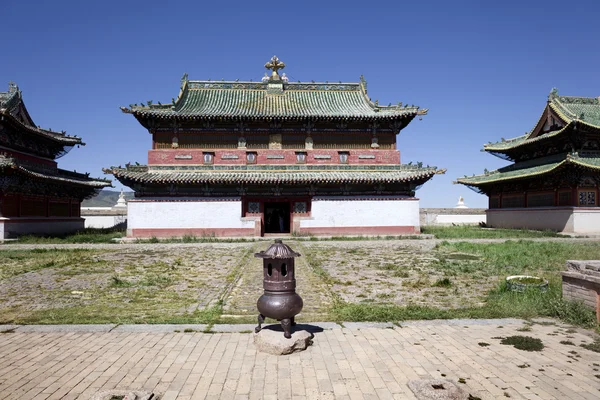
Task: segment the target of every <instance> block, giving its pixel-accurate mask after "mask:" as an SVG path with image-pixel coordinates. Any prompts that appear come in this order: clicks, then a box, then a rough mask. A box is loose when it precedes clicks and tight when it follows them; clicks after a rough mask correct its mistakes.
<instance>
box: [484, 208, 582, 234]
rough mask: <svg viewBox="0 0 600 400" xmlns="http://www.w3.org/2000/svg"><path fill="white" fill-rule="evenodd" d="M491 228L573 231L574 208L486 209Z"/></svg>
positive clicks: (488, 223)
mask: <svg viewBox="0 0 600 400" xmlns="http://www.w3.org/2000/svg"><path fill="white" fill-rule="evenodd" d="M486 214H487V225H488V226H489V227H490V228H519V229H539V230H552V231H557V232H573V218H572V216H573V209H572V208H549V207H548V208H512V209H511V208H504V209H491V210H487V211H486Z"/></svg>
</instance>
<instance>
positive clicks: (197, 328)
mask: <svg viewBox="0 0 600 400" xmlns="http://www.w3.org/2000/svg"><path fill="white" fill-rule="evenodd" d="M207 326H208V325H206V324H181V325H178V324H156V325H154V324H139V325H119V326H117V327H115V328H114V329H113V330H112V332H140V333H142V332H166V333H173V332H175V331H179V332H184V331H186V330H187V331H190V332H204V330H205V329H206V327H207Z"/></svg>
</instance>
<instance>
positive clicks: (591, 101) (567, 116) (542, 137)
mask: <svg viewBox="0 0 600 400" xmlns="http://www.w3.org/2000/svg"><path fill="white" fill-rule="evenodd" d="M549 111H551V112H553V113H554V114H556V115H557V116H558V117H559V118H560V119H561V120H562V126H560V127H557V128H555V129H551V130H550V131H548V132H545V133H540V132H539V128H540V124H541V123H542V124H543V123H544V119H545V117H546V116H547V114H548V112H549ZM576 125H579V126H585V127H587V128H588V129H592V130H598V131H600V99H599V98H597V97H573V96H560V95H559V94H558V91H557V90H556V89H553V90H552V92H550V95H549V96H548V103H547V105H546V107H545V108H544V111H543V113H542V115H541V117H540V118H539V120H538V122H537V123H536V124H535V126H534V127H533V129H532V130H531V131H529V132H528V133H526V134H525V135H522V136H518V137H515V138H512V139H507V140H504V139H503V140H502V141H500V142H496V143H488V144H485V145H484V146H483V149H484V150H485V151H487V152H490V153H493V154H506V153H510V152H511V151H513V150H516V149H518V148H520V147H524V146H528V145H530V144H534V143H539V142H543V141H546V140H551V139H552V138H556V137H558V136H560V135H563V134H566V133H568V132H569V131H571V129H572V128H573V127H574V126H576Z"/></svg>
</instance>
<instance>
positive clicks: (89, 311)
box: [0, 237, 600, 400]
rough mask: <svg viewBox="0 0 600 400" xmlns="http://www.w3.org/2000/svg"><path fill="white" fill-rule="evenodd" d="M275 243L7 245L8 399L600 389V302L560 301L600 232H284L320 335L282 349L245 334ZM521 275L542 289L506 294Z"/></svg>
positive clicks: (0, 320) (3, 256) (599, 255)
mask: <svg viewBox="0 0 600 400" xmlns="http://www.w3.org/2000/svg"><path fill="white" fill-rule="evenodd" d="M270 243H271V242H270V241H231V242H219V241H212V240H206V241H205V242H196V243H149V242H145V243H126V244H4V245H2V246H0V266H1V267H0V332H1V333H0V393H1V394H2V398H3V399H4V398H6V399H13V398H14V399H46V398H47V399H63V398H64V399H97V400H100V399H102V400H104V399H109V400H113V399H122V398H123V396H125V395H127V394H128V393H130V392H131V391H134V390H139V391H140V392H138V393H142V392H144V391H145V392H147V393H150V392H154V393H155V394H158V395H160V396H161V397H159V398H160V399H175V398H177V399H195V398H209V399H212V398H223V399H229V398H231V399H245V398H256V399H261V398H267V399H268V398H272V399H285V398H298V399H301V398H305V399H320V398H322V399H327V398H339V399H354V398H381V399H387V398H398V399H410V398H427V397H422V396H423V392H419V389H418V388H421V390H422V389H423V388H429V389H431V388H433V387H434V385H435V386H436V387H438V388H439V387H440V386H439V385H442V387H443V389H441V388H439V389H433V390H434V391H436V390H437V391H438V392H437V393H438V396H439V395H440V394H441V392H440V390H441V391H445V392H446V391H451V390H457V391H461V392H462V394H463V395H464V396H466V397H464V398H471V399H477V398H481V399H492V398H517V399H518V398H528V399H529V398H531V399H535V398H541V399H553V398H556V399H564V398H569V399H595V398H598V397H599V396H600V354H599V353H598V351H600V341H599V339H598V328H597V327H596V328H594V326H595V322H594V320H595V318H594V316H593V312H592V311H591V310H583V309H581V308H580V307H577V306H573V305H569V304H564V303H563V302H562V301H561V300H560V271H561V270H562V269H564V265H565V260H566V259H600V242H599V241H598V240H597V239H594V238H577V239H572V238H558V237H549V238H543V237H540V238H525V239H512V240H507V239H460V240H441V239H420V240H410V239H403V240H399V239H391V238H390V239H389V240H314V239H313V238H295V237H291V238H288V239H287V240H285V243H287V244H288V245H290V246H291V247H292V248H293V249H294V250H295V251H297V252H299V253H301V257H298V258H297V259H296V276H297V279H298V289H297V291H298V293H299V294H300V295H301V296H302V298H303V299H304V309H303V311H302V313H301V314H300V315H299V316H298V318H297V321H298V322H299V326H300V327H301V328H304V329H307V330H309V331H311V332H312V333H314V339H313V342H314V343H313V345H312V346H310V347H309V348H308V349H307V350H306V351H303V352H300V353H294V354H292V355H288V356H272V355H268V354H265V353H261V352H257V351H256V348H255V346H254V344H253V337H252V336H253V334H252V330H253V327H254V326H255V322H256V313H257V311H256V300H257V299H258V297H259V296H260V295H261V293H262V260H261V259H259V258H255V257H254V253H256V252H258V251H261V250H264V249H266V248H267V247H268V246H269V244H270ZM515 274H527V275H536V276H542V277H543V278H545V279H547V280H548V281H549V288H548V290H547V291H546V292H544V293H514V292H509V291H507V290H506V288H505V286H504V285H503V281H504V279H505V278H506V276H508V275H515ZM549 316H553V317H560V319H555V318H548V317H549ZM440 318H443V320H442V319H440ZM370 321H378V322H370ZM267 322H269V323H271V322H273V321H270V320H268V321H267ZM521 336H522V337H525V339H523V338H521V339H519V337H521ZM515 337H516V338H515ZM537 339H539V341H538V340H537ZM511 340H516V341H517V342H518V343H517V347H519V348H517V347H513V345H511V344H510V343H511ZM519 340H521V341H523V340H524V341H525V342H526V343H525V347H521V346H520V345H523V343H520V342H519ZM527 341H530V342H531V343H533V344H531V343H529V342H527ZM503 342H507V343H505V344H503ZM536 346H537V347H536ZM540 346H541V347H540ZM440 380H441V381H440ZM438 381H439V382H438ZM411 388H412V389H414V390H416V392H415V391H414V390H411ZM419 393H421V395H419ZM434 394H435V393H434ZM119 396H121V397H119ZM140 396H141V395H140ZM468 396H471V397H468ZM138 398H142V397H138ZM441 398H444V397H441ZM456 398H463V397H456Z"/></svg>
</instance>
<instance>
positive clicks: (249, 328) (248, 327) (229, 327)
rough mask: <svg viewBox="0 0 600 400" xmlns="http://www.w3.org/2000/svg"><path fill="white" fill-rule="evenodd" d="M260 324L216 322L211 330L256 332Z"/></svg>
mask: <svg viewBox="0 0 600 400" xmlns="http://www.w3.org/2000/svg"><path fill="white" fill-rule="evenodd" d="M257 325H258V324H215V325H213V327H212V328H211V329H210V332H254V328H255V327H256V326H257Z"/></svg>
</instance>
